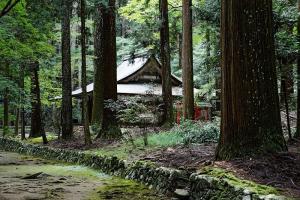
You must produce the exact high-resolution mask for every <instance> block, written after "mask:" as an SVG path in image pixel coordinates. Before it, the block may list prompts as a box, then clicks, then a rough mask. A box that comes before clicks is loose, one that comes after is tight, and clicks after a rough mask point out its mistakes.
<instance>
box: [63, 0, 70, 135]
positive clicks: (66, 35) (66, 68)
mask: <svg viewBox="0 0 300 200" xmlns="http://www.w3.org/2000/svg"><path fill="white" fill-rule="evenodd" d="M71 13H72V0H62V25H61V28H62V48H61V52H62V111H61V126H62V139H64V140H66V139H70V138H72V136H73V121H72V82H71V81H72V80H71V42H70V37H71V35H70V20H71Z"/></svg>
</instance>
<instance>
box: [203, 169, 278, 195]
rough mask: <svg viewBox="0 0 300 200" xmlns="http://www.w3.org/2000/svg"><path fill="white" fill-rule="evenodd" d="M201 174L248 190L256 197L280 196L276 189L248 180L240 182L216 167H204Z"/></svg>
mask: <svg viewBox="0 0 300 200" xmlns="http://www.w3.org/2000/svg"><path fill="white" fill-rule="evenodd" d="M201 173H204V174H207V175H211V176H213V177H216V178H220V179H225V180H227V181H228V182H229V183H230V184H232V185H235V186H237V187H240V188H244V189H248V190H249V191H252V192H255V193H256V194H258V195H269V194H275V195H280V191H279V190H277V189H276V188H273V187H271V186H267V185H261V184H258V183H255V182H253V181H249V180H242V179H239V178H237V177H236V176H235V175H233V174H232V173H231V172H228V171H226V170H224V169H220V168H216V167H205V168H203V169H202V170H201Z"/></svg>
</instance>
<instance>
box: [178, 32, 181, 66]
mask: <svg viewBox="0 0 300 200" xmlns="http://www.w3.org/2000/svg"><path fill="white" fill-rule="evenodd" d="M177 42H178V68H179V69H182V33H178V35H177Z"/></svg>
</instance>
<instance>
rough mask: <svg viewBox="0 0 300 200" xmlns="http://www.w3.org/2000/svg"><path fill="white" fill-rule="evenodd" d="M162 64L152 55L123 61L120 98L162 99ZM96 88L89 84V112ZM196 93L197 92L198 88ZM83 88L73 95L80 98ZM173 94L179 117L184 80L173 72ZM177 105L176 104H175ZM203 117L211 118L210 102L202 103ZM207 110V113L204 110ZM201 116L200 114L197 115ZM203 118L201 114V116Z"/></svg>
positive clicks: (120, 71)
mask: <svg viewBox="0 0 300 200" xmlns="http://www.w3.org/2000/svg"><path fill="white" fill-rule="evenodd" d="M161 68H162V66H161V64H160V63H159V62H158V60H157V59H156V58H155V57H153V56H151V57H150V58H136V59H133V60H126V61H124V62H122V63H121V64H120V65H119V66H118V68H117V82H118V85H117V91H118V96H119V98H121V97H122V98H126V96H137V95H138V96H141V97H142V98H145V99H146V98H147V97H149V96H154V97H156V98H158V99H161V100H162V79H161V75H162V70H161ZM93 90H94V83H91V84H89V85H87V93H88V96H89V103H88V105H89V113H90V114H91V113H92V96H93V95H92V92H93ZM194 90H195V94H196V93H197V91H198V90H197V89H194ZM81 93H82V89H81V88H79V89H77V90H75V91H73V92H72V96H73V97H77V98H80V97H81ZM172 95H173V97H174V99H175V100H174V101H175V102H176V99H177V106H174V108H175V107H176V109H177V118H178V114H179V112H180V111H179V109H180V108H179V107H178V103H179V102H180V100H181V99H182V96H183V90H182V81H181V79H179V78H177V77H176V76H175V75H173V74H172ZM174 105H175V104H174ZM202 107H203V108H202V114H201V113H200V115H203V116H202V118H203V117H204V118H205V119H206V120H209V119H210V107H211V105H210V104H203V105H202ZM203 111H205V113H204V112H203ZM197 118H199V116H198V117H197ZM200 118H201V116H200Z"/></svg>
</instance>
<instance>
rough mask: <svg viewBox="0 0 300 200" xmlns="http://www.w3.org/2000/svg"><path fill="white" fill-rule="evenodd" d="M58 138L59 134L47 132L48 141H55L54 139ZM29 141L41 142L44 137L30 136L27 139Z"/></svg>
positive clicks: (33, 142) (32, 142)
mask: <svg viewBox="0 0 300 200" xmlns="http://www.w3.org/2000/svg"><path fill="white" fill-rule="evenodd" d="M56 139H57V136H55V135H52V134H47V140H48V142H49V141H53V140H56ZM27 142H28V143H31V144H41V143H43V138H42V137H38V138H29V139H28V140H27Z"/></svg>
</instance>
